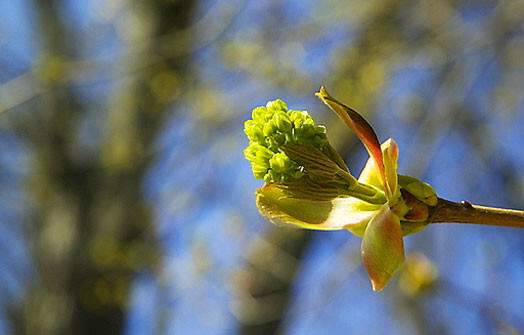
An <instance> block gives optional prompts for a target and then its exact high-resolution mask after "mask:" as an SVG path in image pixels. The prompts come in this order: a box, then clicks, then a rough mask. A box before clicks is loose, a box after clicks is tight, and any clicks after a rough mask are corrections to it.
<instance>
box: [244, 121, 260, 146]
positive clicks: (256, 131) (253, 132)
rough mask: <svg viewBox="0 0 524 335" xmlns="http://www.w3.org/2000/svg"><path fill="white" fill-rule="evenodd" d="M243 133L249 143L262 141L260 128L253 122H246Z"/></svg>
mask: <svg viewBox="0 0 524 335" xmlns="http://www.w3.org/2000/svg"><path fill="white" fill-rule="evenodd" d="M244 133H245V134H246V135H247V137H248V138H249V140H250V141H254V142H259V141H262V140H263V139H264V133H263V131H262V127H261V126H260V125H258V123H256V122H255V121H253V120H247V121H246V122H245V123H244Z"/></svg>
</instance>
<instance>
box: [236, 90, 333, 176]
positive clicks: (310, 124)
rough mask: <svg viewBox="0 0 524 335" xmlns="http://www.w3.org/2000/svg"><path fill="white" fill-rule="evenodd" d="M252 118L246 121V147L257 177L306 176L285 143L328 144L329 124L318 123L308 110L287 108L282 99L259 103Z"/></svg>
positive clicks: (319, 145) (322, 145) (247, 155)
mask: <svg viewBox="0 0 524 335" xmlns="http://www.w3.org/2000/svg"><path fill="white" fill-rule="evenodd" d="M251 115H252V117H253V119H252V120H248V121H246V122H245V123H244V132H245V133H246V135H247V137H248V138H249V146H248V147H247V148H246V149H245V150H244V155H245V157H246V159H247V160H249V161H250V162H251V163H252V166H253V174H254V175H255V177H256V178H259V179H265V180H266V181H267V182H273V183H277V184H278V183H283V182H287V181H289V180H291V179H297V178H301V177H302V176H304V174H305V173H306V172H304V167H303V166H300V165H299V163H297V162H295V161H292V160H291V159H290V158H289V157H288V156H287V154H286V153H285V152H283V149H282V146H284V145H307V146H310V147H313V148H315V149H322V148H324V147H325V146H326V145H327V137H326V128H324V127H322V126H315V122H314V120H313V118H311V116H310V115H309V113H308V112H306V111H295V110H290V111H288V110H287V106H286V104H285V103H284V102H283V101H282V100H279V99H277V100H274V101H269V102H268V103H267V104H266V107H257V108H255V109H253V112H252V113H251Z"/></svg>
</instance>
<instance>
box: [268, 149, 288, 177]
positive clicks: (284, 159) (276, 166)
mask: <svg viewBox="0 0 524 335" xmlns="http://www.w3.org/2000/svg"><path fill="white" fill-rule="evenodd" d="M269 166H270V167H271V169H272V170H273V171H275V172H280V173H283V172H286V171H287V170H288V169H289V168H290V167H291V160H290V159H289V157H288V156H286V154H285V153H283V152H281V153H278V154H275V155H273V158H271V159H270V160H269Z"/></svg>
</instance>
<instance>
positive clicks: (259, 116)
mask: <svg viewBox="0 0 524 335" xmlns="http://www.w3.org/2000/svg"><path fill="white" fill-rule="evenodd" d="M265 114H267V109H266V107H257V108H255V109H253V112H251V118H252V119H253V121H255V122H257V123H263V122H264V115H265Z"/></svg>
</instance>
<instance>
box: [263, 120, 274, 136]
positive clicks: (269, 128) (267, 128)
mask: <svg viewBox="0 0 524 335" xmlns="http://www.w3.org/2000/svg"><path fill="white" fill-rule="evenodd" d="M276 131H277V126H276V125H275V123H274V122H273V121H268V122H266V124H265V125H264V136H271V135H273V134H274V133H275V132H276Z"/></svg>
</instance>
